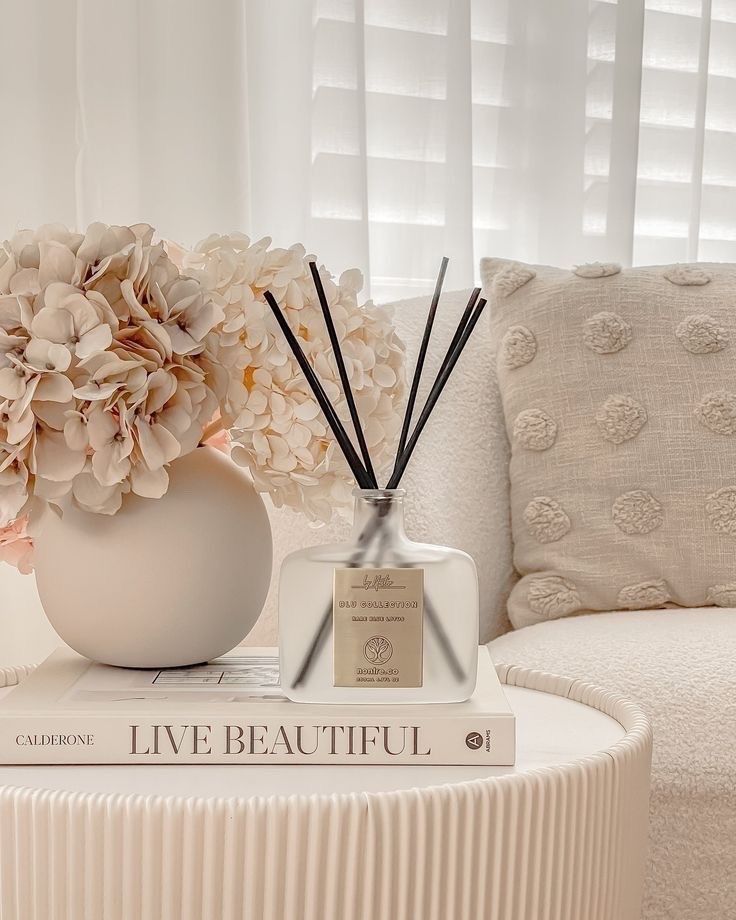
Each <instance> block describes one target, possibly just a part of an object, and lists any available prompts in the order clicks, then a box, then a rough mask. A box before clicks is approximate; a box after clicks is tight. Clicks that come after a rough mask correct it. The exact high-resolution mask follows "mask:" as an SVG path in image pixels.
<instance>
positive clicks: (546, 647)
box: [0, 291, 736, 920]
mask: <svg viewBox="0 0 736 920" xmlns="http://www.w3.org/2000/svg"><path fill="white" fill-rule="evenodd" d="M468 293H469V292H467V291H462V292H456V293H448V294H446V295H445V296H444V297H443V300H442V304H441V309H440V311H439V314H438V319H437V324H436V326H435V333H434V335H435V338H436V342H435V346H436V347H435V348H433V349H432V358H431V362H434V365H435V366H436V364H437V361H438V359H439V358H438V353H439V352H440V351H441V343H442V342H446V341H448V339H449V337H450V335H451V332H452V330H453V328H454V324H455V321H456V319H457V317H458V316H459V314H460V312H461V311H462V308H463V306H464V305H465V302H466V301H467V296H468ZM427 307H428V299H427V298H416V299H413V300H407V301H402V302H399V303H398V304H396V305H395V308H396V310H395V317H396V322H397V325H398V327H399V330H400V332H401V334H402V336H403V337H404V339H405V340H406V342H407V344H408V347H409V351H410V354H412V355H415V354H416V346H417V344H418V340H419V337H420V335H421V330H422V327H423V323H424V319H425V317H426V311H427ZM493 367H494V361H493V359H492V355H491V343H490V334H489V327H488V324H483V323H481V324H480V325H479V327H478V328H477V330H476V334H475V336H474V338H473V339H472V340H471V343H470V345H469V348H468V350H467V351H466V353H465V354H464V355H463V358H462V360H461V363H460V364H459V366H458V370H457V372H456V374H455V376H454V379H453V380H452V381H451V383H450V385H449V386H448V389H447V391H446V393H445V394H444V395H443V398H442V400H441V401H440V404H439V406H438V408H437V411H436V413H435V415H434V416H433V418H432V422H431V424H430V425H429V426H428V429H427V431H426V433H425V435H424V436H423V439H422V441H421V442H420V446H419V449H418V451H417V455H416V456H415V458H414V460H413V461H412V465H411V467H410V469H409V471H408V475H407V477H406V481H405V485H406V489H407V492H408V496H407V502H408V506H409V507H408V526H409V529H410V531H411V532H412V533H413V535H414V536H415V537H416V538H418V539H424V540H428V541H431V542H438V543H445V544H448V545H452V546H456V547H459V548H461V549H464V550H466V551H468V552H470V553H471V554H472V555H473V556H474V557H475V559H476V561H477V564H478V571H479V578H480V584H481V595H482V598H481V600H482V614H481V640H482V641H484V642H488V641H489V640H490V649H491V653H492V655H493V657H494V659H495V660H496V662H511V663H515V664H520V665H524V666H527V667H533V668H540V669H543V670H546V671H551V672H556V673H560V674H564V675H571V676H575V677H579V678H581V679H584V680H588V681H592V682H594V683H596V684H599V685H600V686H603V687H606V688H609V689H612V690H618V691H620V692H622V693H624V694H625V695H626V696H628V697H629V698H631V699H633V700H637V701H639V702H640V703H641V704H642V705H643V706H644V707H645V709H646V710H647V711H648V713H649V714H650V716H651V718H652V719H653V722H654V730H655V751H654V764H653V785H652V799H651V847H650V865H649V870H648V882H647V890H646V895H645V909H644V914H643V917H644V918H645V920H665V918H667V920H696V918H697V920H704V918H708V920H727V918H729V920H730V918H734V917H736V872H735V871H734V867H736V765H735V764H734V762H733V759H734V753H736V665H734V662H735V661H736V610H731V609H724V608H715V607H714V608H710V607H700V608H697V609H693V610H684V609H668V610H647V611H625V612H623V611H617V612H611V613H597V614H594V615H584V616H575V617H571V618H566V619H558V620H552V621H549V622H544V623H539V624H536V625H532V626H527V627H525V628H523V629H520V630H516V631H512V630H510V627H509V622H508V618H507V616H506V600H507V598H508V595H509V592H510V590H511V588H512V587H513V583H514V581H515V575H514V570H513V563H512V554H513V546H512V541H511V528H510V523H509V486H508V461H509V449H508V442H507V438H506V434H505V427H504V422H503V417H502V412H501V406H500V398H499V393H498V387H497V384H496V381H495V375H494V372H493ZM432 369H433V368H432V366H431V364H430V365H428V368H427V372H428V373H427V376H428V377H431V371H432ZM734 462H735V464H736V457H735V458H734ZM270 513H271V521H272V527H273V531H274V542H275V565H274V570H275V572H277V571H278V563H279V562H280V560H281V558H283V556H284V555H285V554H286V553H288V552H290V551H291V550H293V549H296V548H300V547H302V546H304V545H307V544H309V543H314V542H322V541H325V540H327V539H331V538H332V537H333V536H341V535H344V534H345V532H346V528H347V524H346V523H345V522H342V521H336V522H335V523H334V524H332V525H330V527H329V528H327V530H322V531H316V532H315V531H313V530H311V529H310V528H309V527H308V526H307V525H306V524H304V523H303V522H302V521H301V520H300V519H299V518H297V517H295V516H294V515H292V514H291V513H289V512H276V511H273V509H272V510H271V512H270ZM274 577H275V576H274ZM275 611H276V597H275V591H274V590H272V591H271V594H270V596H269V600H268V602H267V606H266V609H265V610H264V614H263V616H262V617H261V620H260V621H259V623H258V624H257V626H256V628H255V630H254V632H253V633H252V634H251V636H250V637H249V638H248V642H249V643H250V644H254V645H255V644H259V645H260V644H273V643H275V641H276V635H277V633H276V630H277V624H276V613H275ZM56 641H58V640H56V638H55V636H54V635H53V632H52V631H51V629H50V627H49V626H48V625H47V624H46V623H45V622H44V620H43V617H42V614H41V611H40V606H39V604H38V600H37V597H36V595H35V590H34V585H33V580H32V579H29V578H23V577H22V576H19V575H17V574H15V573H14V572H13V571H12V570H10V569H9V568H8V567H7V566H5V567H0V666H3V665H7V664H17V663H23V662H30V661H37V660H39V659H40V658H41V657H43V656H44V655H45V654H47V653H48V651H49V650H50V649H51V648H52V647H53V645H54V644H55V643H56ZM591 920H595V918H591Z"/></svg>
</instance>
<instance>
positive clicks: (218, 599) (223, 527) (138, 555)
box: [35, 447, 272, 668]
mask: <svg viewBox="0 0 736 920" xmlns="http://www.w3.org/2000/svg"><path fill="white" fill-rule="evenodd" d="M169 476H170V483H169V490H168V492H167V493H166V495H164V496H163V498H160V499H155V500H154V499H145V498H139V497H138V496H137V495H132V494H131V495H127V496H126V497H125V498H124V499H123V506H122V508H121V509H120V511H118V513H117V514H115V515H112V516H109V515H102V514H91V513H89V512H86V511H81V510H79V509H78V508H76V507H74V506H72V505H71V504H67V505H66V506H65V507H64V513H63V516H62V517H59V516H58V515H57V514H55V513H54V512H53V511H51V510H47V511H46V513H45V514H44V517H43V521H42V524H41V526H40V527H39V529H38V532H37V534H36V550H35V569H36V581H37V583H38V592H39V595H40V597H41V603H42V604H43V608H44V610H45V612H46V616H47V617H48V619H49V620H50V622H51V625H52V626H53V627H54V629H55V630H56V632H57V633H58V634H59V636H60V637H61V638H62V639H63V640H64V641H65V642H66V643H67V644H68V645H70V646H71V647H72V648H73V649H75V650H76V651H78V652H80V653H81V654H82V655H85V656H86V657H88V658H92V659H93V660H95V661H100V662H103V663H105V664H112V665H118V666H119V667H128V668H164V667H175V666H183V665H190V664H195V663H199V662H203V661H209V660H210V659H212V658H215V657H217V656H218V655H221V654H223V653H224V652H227V651H229V650H230V649H231V648H234V646H236V645H237V644H238V643H239V642H240V641H241V640H242V639H243V638H245V636H246V635H247V634H248V633H249V632H250V630H251V628H252V626H253V625H254V623H255V622H256V620H257V619H258V616H259V615H260V613H261V610H262V608H263V604H264V602H265V599H266V594H267V592H268V586H269V582H270V577H271V563H272V542H271V528H270V525H269V520H268V515H267V513H266V509H265V507H264V504H263V501H262V499H261V497H260V495H258V493H257V492H256V491H255V489H254V488H253V486H252V484H251V482H250V479H249V478H248V476H247V474H246V473H245V472H244V471H243V470H242V469H240V467H238V466H236V465H235V464H234V463H233V462H232V461H231V460H230V459H229V458H228V457H226V456H225V455H224V454H222V453H220V452H219V451H217V450H215V449H213V448H211V447H200V448H197V450H195V451H193V452H192V453H190V454H188V455H187V456H185V457H182V458H181V459H179V460H175V461H174V462H173V463H172V464H171V466H170V467H169Z"/></svg>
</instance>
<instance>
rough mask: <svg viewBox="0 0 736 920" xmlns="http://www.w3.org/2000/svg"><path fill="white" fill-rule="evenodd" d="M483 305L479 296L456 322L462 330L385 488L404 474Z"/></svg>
mask: <svg viewBox="0 0 736 920" xmlns="http://www.w3.org/2000/svg"><path fill="white" fill-rule="evenodd" d="M485 305H486V301H485V299H483V298H481V299H480V300H479V301H478V303H477V304H476V306H475V308H474V309H473V312H472V314H471V316H470V319H469V320H468V321H467V323H466V324H465V327H464V328H463V326H462V319H461V321H460V323H459V324H458V329H461V330H462V331H461V332H460V335H459V337H458V339H457V342H456V344H455V347H454V348H453V349H452V351H451V353H449V354H448V355H447V356H446V358H445V361H443V364H442V369H441V370H440V372H439V374H438V375H437V379H436V380H435V382H434V384H433V385H432V389H431V390H430V393H429V396H428V397H427V402H426V403H425V404H424V409H422V412H421V415H420V416H419V419H418V420H417V423H416V426H415V427H414V431H413V432H412V435H411V437H410V438H409V440H408V442H407V444H406V447H405V448H404V452H403V453H402V454H401V456H400V457H399V458H398V459H397V461H396V466H395V467H394V471H393V473H392V474H391V478H390V479H389V481H388V485H387V486H386V488H387V489H395V488H397V486H398V484H399V482H400V481H401V477H402V476H403V475H404V471H405V470H406V466H407V464H408V463H409V460H410V459H411V455H412V454H413V453H414V448H415V447H416V446H417V441H418V440H419V436H420V435H421V433H422V431H423V430H424V426H425V425H426V424H427V421H428V419H429V416H430V415H431V414H432V410H433V409H434V407H435V406H436V405H437V400H438V399H439V398H440V395H441V394H442V391H443V390H444V388H445V385H446V384H447V381H448V380H449V379H450V375H451V374H452V371H453V369H454V367H455V365H456V364H457V362H458V359H459V357H460V355H461V354H462V352H463V349H464V348H465V346H466V344H467V342H468V339H469V338H470V334H471V332H472V331H473V329H474V328H475V325H476V323H477V322H478V320H479V319H480V315H481V313H482V312H483V310H484V308H485Z"/></svg>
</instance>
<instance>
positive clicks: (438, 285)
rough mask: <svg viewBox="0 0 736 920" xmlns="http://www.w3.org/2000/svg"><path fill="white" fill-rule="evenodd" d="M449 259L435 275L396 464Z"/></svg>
mask: <svg viewBox="0 0 736 920" xmlns="http://www.w3.org/2000/svg"><path fill="white" fill-rule="evenodd" d="M449 261H450V260H449V259H448V258H447V256H444V257H443V259H442V261H441V262H440V271H439V274H438V275H437V281H436V283H435V286H434V294H433V295H432V301H431V303H430V305H429V313H427V321H426V323H425V324H424V335H423V336H422V344H421V345H420V346H419V354H418V355H417V366H416V367H415V368H414V376H413V377H412V380H411V388H410V390H409V398H408V399H407V401H406V410H405V411H404V421H403V422H402V424H401V435H400V436H399V446H398V447H397V449H396V462H397V463H398V460H399V457H401V455H402V454H403V453H404V448H405V447H406V441H407V439H408V437H409V428H410V426H411V417H412V414H413V413H414V404H415V403H416V401H417V393H418V392H419V384H420V382H421V379H422V370H423V369H424V361H425V359H426V357H427V349H428V348H429V340H430V338H431V336H432V326H434V318H435V315H436V313H437V305H438V304H439V302H440V294H441V293H442V285H443V284H444V283H445V272H446V271H447V266H448V264H449ZM394 469H395V467H394Z"/></svg>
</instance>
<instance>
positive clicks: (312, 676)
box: [279, 489, 478, 703]
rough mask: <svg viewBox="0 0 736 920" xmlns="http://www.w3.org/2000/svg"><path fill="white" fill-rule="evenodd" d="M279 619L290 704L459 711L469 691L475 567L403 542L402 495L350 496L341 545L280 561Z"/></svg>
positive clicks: (474, 651)
mask: <svg viewBox="0 0 736 920" xmlns="http://www.w3.org/2000/svg"><path fill="white" fill-rule="evenodd" d="M279 615H280V617H281V619H280V633H281V684H282V688H283V691H284V693H285V694H286V695H287V696H288V697H289V698H290V699H292V700H302V701H309V702H345V703H348V702H350V703H356V702H365V703H368V702H370V703H377V702H384V703H388V702H391V703H394V702H412V703H436V702H457V701H460V700H465V699H467V698H468V697H469V696H470V695H471V694H472V692H473V689H474V687H475V676H476V665H477V658H478V579H477V575H476V571H475V564H474V562H473V560H472V559H471V558H470V556H468V555H467V554H466V553H462V552H460V551H459V550H454V549H448V548H446V547H442V546H431V545H428V544H424V543H414V542H412V541H411V540H410V539H409V538H408V537H407V535H406V533H405V531H404V492H403V490H401V489H394V490H388V489H361V490H358V491H356V493H355V515H354V521H353V534H352V539H351V540H350V541H349V542H348V543H345V544H342V545H337V546H319V547H312V548H309V549H305V550H301V551H299V552H296V553H292V554H291V555H290V556H289V557H288V558H287V559H286V561H285V562H284V564H283V567H282V569H281V581H280V587H279Z"/></svg>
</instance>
